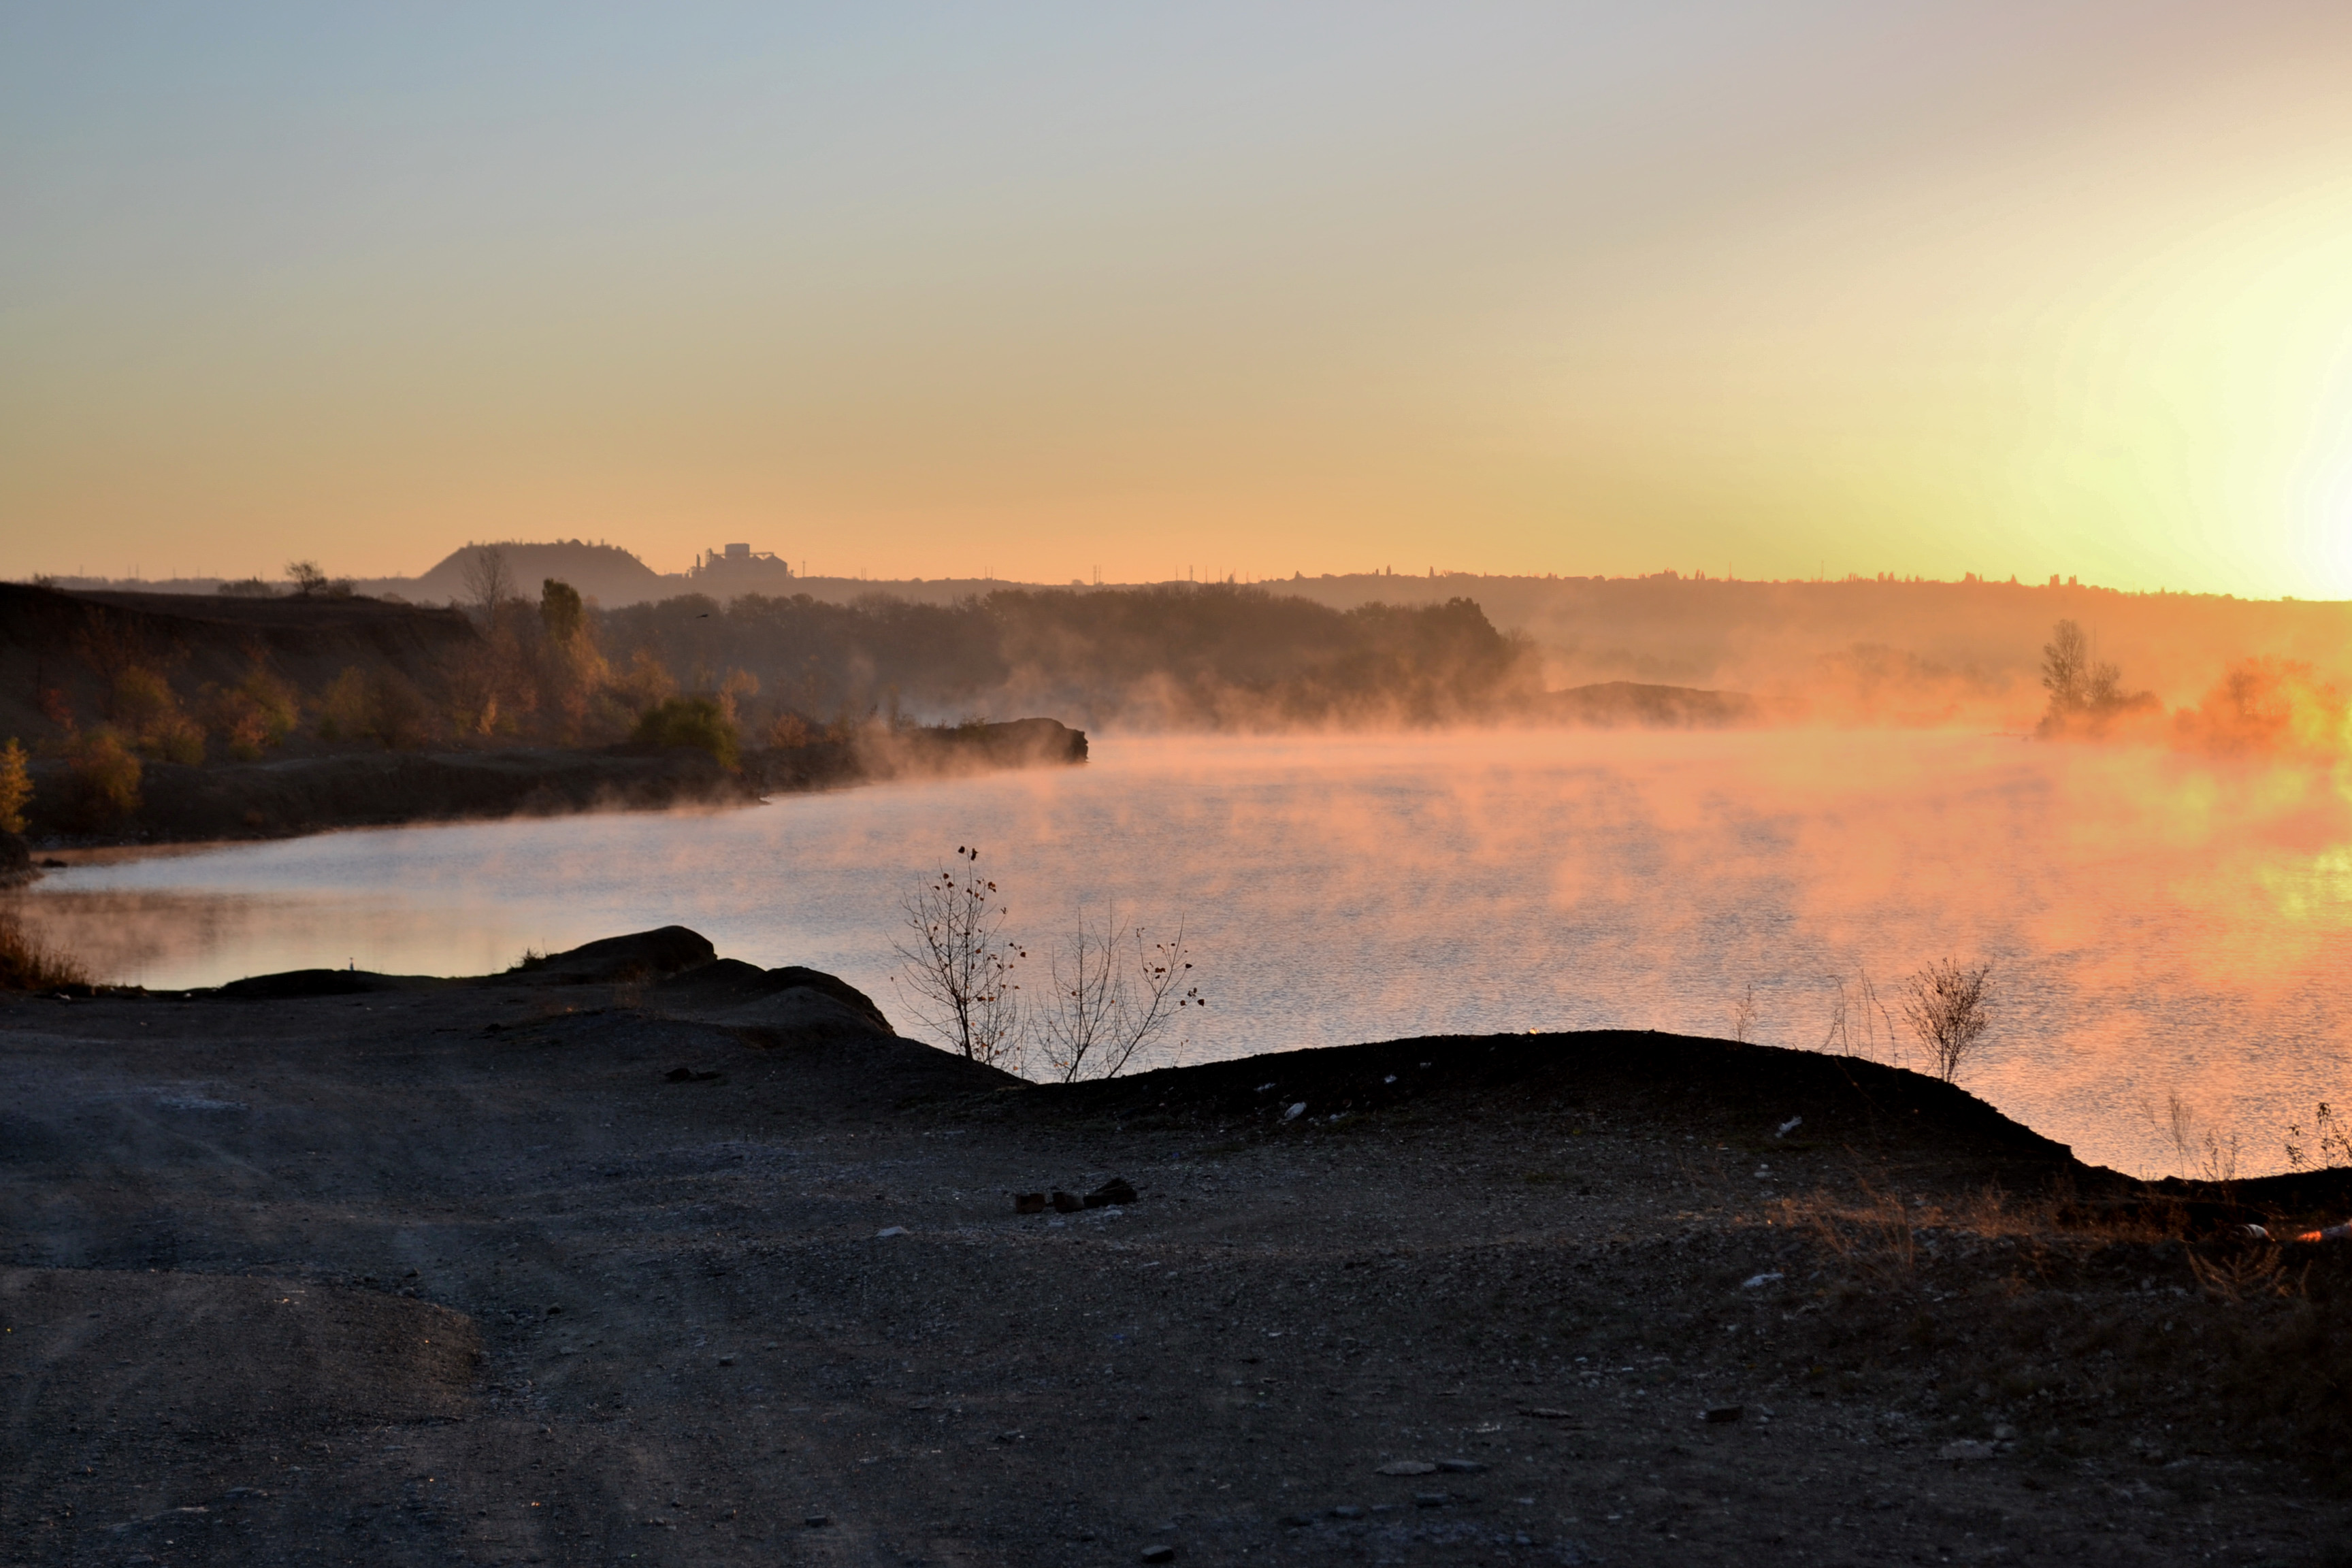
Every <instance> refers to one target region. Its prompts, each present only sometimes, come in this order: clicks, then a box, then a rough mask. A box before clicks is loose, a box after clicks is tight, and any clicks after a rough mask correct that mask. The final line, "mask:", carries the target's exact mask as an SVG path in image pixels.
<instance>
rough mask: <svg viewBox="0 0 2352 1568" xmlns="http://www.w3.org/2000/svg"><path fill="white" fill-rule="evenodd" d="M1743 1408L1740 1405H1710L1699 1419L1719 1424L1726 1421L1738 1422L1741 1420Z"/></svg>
mask: <svg viewBox="0 0 2352 1568" xmlns="http://www.w3.org/2000/svg"><path fill="white" fill-rule="evenodd" d="M1742 1408H1743V1406H1740V1405H1708V1406H1707V1408H1706V1413H1705V1414H1704V1415H1701V1416H1700V1417H1699V1419H1700V1420H1702V1421H1713V1422H1717V1423H1718V1424H1719V1423H1722V1422H1725V1421H1737V1420H1738V1419H1739V1415H1740V1412H1741V1410H1742Z"/></svg>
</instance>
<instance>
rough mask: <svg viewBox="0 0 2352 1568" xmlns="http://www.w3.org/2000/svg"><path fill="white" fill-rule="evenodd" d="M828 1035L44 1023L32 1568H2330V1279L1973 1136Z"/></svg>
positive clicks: (639, 1011) (556, 1016) (393, 1008)
mask: <svg viewBox="0 0 2352 1568" xmlns="http://www.w3.org/2000/svg"><path fill="white" fill-rule="evenodd" d="M736 967H737V968H738V969H739V970H741V969H742V966H736ZM559 968H560V965H559ZM743 973H755V972H750V971H748V970H744V971H743ZM559 978H560V976H559ZM835 984H837V983H835ZM291 989H293V990H294V991H297V992H299V990H300V989H302V987H300V986H299V985H298V986H294V987H292V988H291ZM752 989H753V990H756V989H757V987H756V986H753V987H752ZM720 990H721V991H723V990H724V987H721V988H720ZM813 995H814V993H813V992H811V991H809V990H806V989H802V990H788V991H785V992H783V993H782V998H781V1000H779V999H777V998H773V997H772V998H770V999H769V1001H767V1002H764V1003H762V1002H759V1001H756V1000H755V1001H754V1002H751V1003H748V1004H746V1003H741V1002H740V1000H738V1001H734V1002H730V1001H728V999H727V997H726V996H722V995H719V993H717V992H713V991H711V990H710V989H709V986H708V985H706V986H705V987H704V989H703V990H701V991H697V990H695V989H694V986H693V985H692V984H673V985H670V986H664V985H660V984H655V985H650V986H647V985H641V984H627V985H614V984H568V985H567V984H489V983H484V984H444V985H437V986H418V987H413V988H400V987H392V988H387V989H377V990H368V991H362V992H359V993H357V994H345V995H310V996H304V995H300V994H292V995H278V996H275V997H270V998H265V999H259V1000H226V999H219V998H203V997H197V998H191V999H171V998H157V997H141V996H135V995H132V996H117V997H105V998H96V999H85V1000H77V1001H72V1002H59V1001H54V1000H35V999H20V1000H13V1001H9V1002H6V1003H0V1263H5V1267H0V1327H5V1334H0V1412H4V1413H5V1414H4V1415H0V1562H6V1563H110V1564H111V1563H123V1564H131V1563H280V1562H284V1563H313V1562H316V1563H662V1564H668V1563H677V1564H705V1563H761V1564H772V1563H833V1562H844V1563H1021V1564H1027V1563H1070V1564H1111V1563H1136V1562H1140V1561H1160V1560H1172V1561H1175V1562H1180V1563H1182V1562H1204V1563H1205V1562H1221V1563H1226V1562H1242V1561H1248V1562H1299V1563H1322V1562H1334V1563H1749V1562H1775V1563H1777V1562H1789V1563H1800V1562H1801V1563H1889V1562H1919V1563H1944V1562H1951V1563H1968V1562H1999V1563H2042V1562H2086V1563H2189V1562H2205V1561H2209V1560H2214V1561H2221V1562H2227V1563H2342V1562H2344V1561H2346V1558H2345V1557H2344V1556H2343V1555H2342V1554H2341V1551H2340V1546H2341V1543H2343V1542H2347V1541H2352V1510H2347V1506H2346V1503H2345V1501H2344V1498H2343V1493H2342V1492H2341V1490H2340V1489H2334V1488H2333V1487H2332V1486H2331V1484H2330V1483H2329V1482H2328V1480H2327V1478H2328V1477H2329V1476H2331V1475H2334V1474H2336V1473H2338V1471H2336V1470H2332V1469H2330V1468H2329V1467H2328V1465H2327V1464H2326V1463H2324V1462H2323V1463H2317V1464H2316V1468H2315V1452H2316V1451H2317V1450H2328V1442H2329V1438H2328V1434H2329V1433H2330V1432H2331V1431H2332V1432H2334V1433H2335V1434H2336V1436H2337V1437H2338V1438H2339V1439H2340V1438H2341V1435H2342V1433H2343V1430H2344V1423H2345V1417H2344V1416H2343V1415H2342V1414H2341V1411H2342V1406H2341V1405H2340V1403H2334V1404H2331V1403H2330V1402H2331V1401H2333V1400H2334V1398H2335V1395H2334V1394H2333V1393H2331V1392H2330V1391H2331V1390H2334V1389H2336V1388H2337V1387H2338V1386H2339V1385H2338V1384H2332V1383H2329V1382H2328V1381H2327V1379H2328V1378H2330V1377H2336V1376H2338V1373H2337V1372H2336V1371H2331V1370H2329V1368H2332V1367H2335V1366H2336V1363H2326V1365H2325V1366H2320V1365H2318V1363H2313V1364H2314V1366H2315V1367H2316V1368H2317V1370H2316V1371H2315V1373H2313V1374H2312V1375H2311V1376H2308V1377H2298V1376H2297V1375H2296V1373H2295V1371H2294V1365H2293V1364H2288V1365H2286V1366H2284V1367H2279V1366H2274V1365H2272V1364H2271V1363H2265V1362H2264V1361H2263V1359H2262V1357H2263V1355H2265V1354H2271V1355H2285V1356H2289V1357H2291V1356H2292V1355H2293V1354H2294V1353H2295V1352H2294V1351H2293V1347H2294V1345H2296V1344H2300V1343H2305V1342H2315V1343H2323V1342H2326V1341H2328V1340H2329V1339H2340V1338H2341V1336H2339V1335H2336V1333H2335V1331H2336V1328H2337V1326H2338V1325H2340V1324H2341V1322H2342V1319H2343V1313H2344V1308H2343V1303H2344V1301H2345V1300H2346V1296H2347V1292H2346V1291H2345V1290H2344V1289H2342V1287H2341V1285H2340V1280H2341V1279H2343V1278H2344V1277H2345V1270H2344V1269H2343V1268H2342V1267H2341V1266H2340V1265H2339V1264H2338V1263H2337V1262H2336V1259H2335V1257H2334V1255H2333V1254H2326V1255H2322V1254H2321V1249H2316V1248H2302V1249H2297V1248H2289V1249H2288V1250H2287V1253H2286V1254H2284V1255H2273V1254H2267V1253H2255V1252H2248V1251H2246V1250H2245V1249H2243V1248H2238V1249H2236V1250H2232V1249H2231V1247H2229V1246H2228V1245H2226V1244H2209V1243H2203V1242H2198V1241H2196V1240H2195V1236H2196V1232H2197V1229H2198V1226H2199V1225H2200V1224H2201V1223H2203V1221H2202V1220H2200V1215H2201V1214H2203V1212H2204V1211H2202V1210H2199V1209H2197V1208H2196V1206H2195V1205H2187V1206H2182V1205H2175V1207H2174V1209H2173V1210H2172V1211H2171V1213H2170V1215H2169V1217H2168V1218H2167V1219H2165V1220H2164V1222H2163V1223H2158V1221H2157V1220H2155V1219H2151V1218H2150V1217H2149V1211H2148V1207H2147V1202H2146V1194H2139V1195H2138V1196H2137V1197H2136V1196H2134V1194H2131V1193H2129V1192H2126V1190H2125V1189H2124V1188H2123V1187H2122V1186H2121V1185H2119V1184H2117V1183H2116V1181H2115V1180H2114V1179H2113V1178H2111V1177H2110V1176H2109V1175H2108V1174H2107V1173H2098V1172H2091V1171H2086V1170H2084V1168H2083V1167H2080V1166H2078V1165H2074V1163H2072V1162H2071V1160H2069V1159H2068V1157H2067V1156H2066V1154H2065V1152H2064V1151H2063V1150H2062V1149H2059V1148H2058V1147H2057V1146H2055V1145H2053V1144H2050V1143H2047V1142H2045V1141H2043V1140H2041V1139H2039V1138H2037V1137H2035V1136H2034V1135H2033V1134H2032V1133H2031V1132H2029V1131H2026V1130H2024V1129H2021V1128H2018V1127H2015V1126H2014V1125H2013V1124H2011V1123H2008V1122H2006V1121H2002V1120H2001V1119H2000V1118H1999V1117H1998V1116H1997V1115H1995V1114H1994V1113H1993V1112H1991V1111H1990V1110H1989V1109H1988V1108H1985V1107H1983V1106H1982V1105H1981V1104H1979V1102H1976V1101H1974V1100H1969V1099H1968V1098H1967V1097H1965V1096H1962V1095H1960V1094H1958V1092H1957V1091H1953V1090H1949V1089H1944V1088H1943V1087H1942V1086H1938V1085H1933V1084H1928V1083H1927V1082H1926V1081H1925V1080H1922V1079H1916V1078H1910V1077H1909V1076H1908V1075H1901V1074H1895V1073H1892V1072H1889V1071H1887V1070H1885V1069H1880V1068H1871V1067H1869V1066H1867V1065H1866V1064H1855V1063H1847V1062H1841V1061H1839V1060H1837V1059H1835V1058H1823V1057H1817V1056H1810V1055H1803V1054H1799V1053H1789V1052H1780V1051H1772V1050H1765V1049H1760V1048H1754V1047H1749V1048H1744V1049H1743V1048H1741V1047H1735V1046H1731V1045H1728V1044H1726V1043H1723V1042H1710V1041H1696V1040H1687V1039H1679V1038H1675V1037H1666V1036H1654V1035H1610V1036H1546V1037H1496V1038H1481V1039H1443V1040H1418V1041H1403V1042H1392V1043H1388V1044H1383V1045H1376V1046H1363V1047H1348V1048H1346V1049H1343V1050H1337V1051H1318V1052H1307V1053H1297V1054H1294V1055H1288V1056H1278V1057H1261V1058H1253V1059H1249V1060H1244V1061H1241V1062H1234V1063H1220V1064H1213V1065H1212V1066H1208V1067H1202V1068H1191V1069H1184V1070H1182V1071H1178V1072H1171V1073H1160V1074H1154V1075H1150V1076H1148V1077H1146V1078H1142V1079H1133V1080H1123V1081H1121V1082H1118V1083H1115V1084H1110V1085H1098V1086H1085V1087H1079V1088H1076V1089H1035V1088H1029V1087H1024V1086H1021V1085H1018V1084H1017V1083H1015V1082H1014V1081H1013V1080H1011V1079H1004V1078H1003V1077H1002V1076H1001V1075H997V1074H994V1073H992V1072H991V1071H990V1070H988V1069H985V1068H977V1067H974V1066H971V1064H967V1063H963V1062H961V1061H960V1060H957V1059H954V1058H949V1057H946V1056H944V1055H942V1054H940V1053H938V1052H935V1051H932V1050H929V1048H927V1047H920V1046H917V1045H914V1044H911V1043H909V1042H905V1041H901V1040H897V1039H894V1038H892V1037H888V1036H887V1035H883V1034H880V1033H878V1032H876V1031H874V1030H873V1029H872V1028H871V1027H870V1026H866V1025H864V1024H862V1023H860V1022H859V1016H858V1015H857V1014H856V1010H855V1009H854V1008H851V1007H847V1006H843V1005H835V1004H834V1003H832V1002H830V1001H827V1002H825V1003H824V1005H815V1004H814V1003H812V1002H811V998H812V996H813ZM722 1004H723V1005H722ZM763 1007H764V1008H765V1009H766V1010H765V1011H764V1012H762V1010H761V1009H762V1008H763ZM763 1018H764V1019H765V1020H766V1021H765V1022H762V1021H761V1020H762V1019H763ZM679 1068H685V1069H688V1071H689V1072H690V1073H691V1074H693V1075H696V1076H693V1077H690V1078H688V1079H685V1080H684V1081H672V1080H671V1079H672V1076H673V1074H674V1073H675V1072H676V1071H677V1069H679ZM701 1075H711V1076H701ZM1294 1106H1298V1107H1303V1109H1301V1110H1297V1111H1296V1112H1295V1113H1294V1112H1293V1110H1292V1108H1293V1107H1294ZM1792 1117H1801V1118H1802V1119H1803V1120H1802V1121H1801V1123H1800V1124H1799V1126H1798V1127H1796V1128H1794V1129H1790V1131H1788V1132H1786V1133H1782V1132H1780V1131H1779V1130H1780V1128H1781V1127H1782V1126H1783V1125H1784V1124H1785V1123H1786V1122H1787V1121H1789V1120H1790V1118H1792ZM1114 1177H1117V1178H1121V1179H1123V1180H1125V1181H1127V1182H1129V1183H1130V1184H1132V1185H1133V1186H1134V1188H1135V1189H1136V1192H1137V1195H1136V1197H1135V1198H1134V1200H1133V1201H1130V1202H1119V1203H1116V1204H1112V1205H1107V1206H1102V1207H1097V1208H1092V1209H1080V1210H1078V1211H1076V1212H1073V1213H1069V1214H1060V1213H1055V1212H1054V1211H1052V1210H1051V1209H1050V1208H1049V1209H1048V1210H1047V1211H1046V1212H1045V1213H1043V1214H1037V1215H1021V1214H1016V1213H1015V1212H1014V1204H1013V1198H1012V1194H1017V1193H1027V1192H1050V1191H1054V1190H1055V1189H1059V1190H1062V1191H1066V1192H1068V1193H1072V1194H1084V1193H1086V1192H1087V1191H1089V1190H1091V1189H1094V1188H1095V1187H1097V1185H1099V1184H1103V1183H1106V1182H1108V1181H1109V1180H1110V1179H1112V1178H1114ZM2207 1217H2209V1218H2210V1215H2209V1216H2207ZM2207 1228H2209V1229H2210V1226H2207ZM2183 1237H2189V1240H2187V1241H2184V1240H2183V1239H2182V1238H2183ZM2306 1251H2307V1252H2310V1253H2312V1254H2313V1257H2312V1258H2298V1257H2296V1256H2295V1255H2296V1254H2297V1253H2298V1252H2306ZM2282 1258H2283V1260H2282ZM2274 1266H2275V1267H2274ZM2225 1267H2226V1270H2227V1278H2226V1279H2223V1280H2222V1281H2221V1283H2220V1284H2218V1285H2217V1284H2216V1283H2214V1280H2215V1279H2216V1276H2215V1275H2214V1273H2213V1270H2215V1269H2216V1268H2225ZM2296 1269H2307V1270H2315V1272H2306V1273H2303V1274H2297V1273H2295V1272H2294V1271H2295V1270H2296ZM2200 1270H2202V1272H2200ZM2233 1281H2234V1283H2232V1282H2233ZM2297 1335H2302V1336H2305V1338H2304V1339H2302V1340H2298V1339H2296V1337H2295V1336H2297ZM2313 1335H2317V1336H2319V1339H2318V1340H2316V1341H2314V1340H2312V1339H2311V1336H2313ZM2266 1380H2267V1381H2266ZM2249 1390H2251V1391H2252V1392H2249ZM2265 1391H2270V1392H2265ZM2273 1394H2275V1397H2273ZM2298 1401H2300V1402H2301V1403H2298ZM2313 1401H2317V1402H2318V1403H2317V1404H2316V1405H2313V1404H2312V1402H2313ZM2307 1406H2308V1407H2307ZM2331 1424H2332V1425H2331ZM2315 1433H2316V1434H2317V1435H2318V1436H2316V1437H2315V1436H2314V1434H2315ZM2315 1444H2316V1450H2315ZM2340 1447H2341V1442H2340V1440H2339V1441H2337V1443H2336V1449H2337V1450H2340ZM2328 1451H2335V1450H2328ZM2318 1458H2321V1459H2324V1458H2325V1453H2319V1455H2318ZM1160 1552H1172V1554H1173V1555H1172V1558H1164V1557H1161V1556H1159V1555H1158V1554H1159V1553H1160Z"/></svg>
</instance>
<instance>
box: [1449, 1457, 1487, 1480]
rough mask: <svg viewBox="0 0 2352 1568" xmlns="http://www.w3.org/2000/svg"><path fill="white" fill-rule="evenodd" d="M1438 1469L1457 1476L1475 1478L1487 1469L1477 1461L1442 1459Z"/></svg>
mask: <svg viewBox="0 0 2352 1568" xmlns="http://www.w3.org/2000/svg"><path fill="white" fill-rule="evenodd" d="M1437 1468H1439V1469H1441V1470H1445V1471H1448V1472H1450V1473H1452V1474H1454V1475H1457V1476H1475V1475H1476V1474H1477V1473H1478V1472H1479V1471H1480V1470H1483V1469H1485V1468H1486V1466H1484V1465H1482V1464H1480V1463H1479V1462H1478V1461H1477V1460H1475V1459H1440V1460H1438V1461H1437Z"/></svg>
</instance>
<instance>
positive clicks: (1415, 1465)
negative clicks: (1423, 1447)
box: [1381, 1459, 1437, 1476]
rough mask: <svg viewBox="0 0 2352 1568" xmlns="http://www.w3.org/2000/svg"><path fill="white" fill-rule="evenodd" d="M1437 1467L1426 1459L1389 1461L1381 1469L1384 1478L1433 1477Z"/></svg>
mask: <svg viewBox="0 0 2352 1568" xmlns="http://www.w3.org/2000/svg"><path fill="white" fill-rule="evenodd" d="M1436 1473H1437V1467H1436V1466H1435V1465H1433V1464H1431V1463H1430V1462H1429V1461H1428V1460H1426V1459H1391V1460H1390V1461H1389V1462H1388V1463H1387V1464H1385V1465H1382V1466H1381V1474H1382V1475H1384V1476H1433V1475H1435V1474H1436Z"/></svg>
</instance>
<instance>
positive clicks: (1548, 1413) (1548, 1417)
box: [1519, 1405, 1575, 1421]
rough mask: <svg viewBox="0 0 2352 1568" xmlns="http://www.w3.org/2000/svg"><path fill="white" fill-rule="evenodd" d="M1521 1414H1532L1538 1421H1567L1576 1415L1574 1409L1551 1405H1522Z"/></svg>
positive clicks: (1520, 1407)
mask: <svg viewBox="0 0 2352 1568" xmlns="http://www.w3.org/2000/svg"><path fill="white" fill-rule="evenodd" d="M1519 1414H1520V1415H1532V1416H1534V1417H1535V1418H1536V1419H1537V1420H1538V1421H1567V1420H1570V1419H1572V1418H1573V1417H1574V1415H1575V1412H1574V1411H1571V1410H1561V1409H1558V1408H1556V1407H1554V1406H1552V1405H1520V1406H1519Z"/></svg>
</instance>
